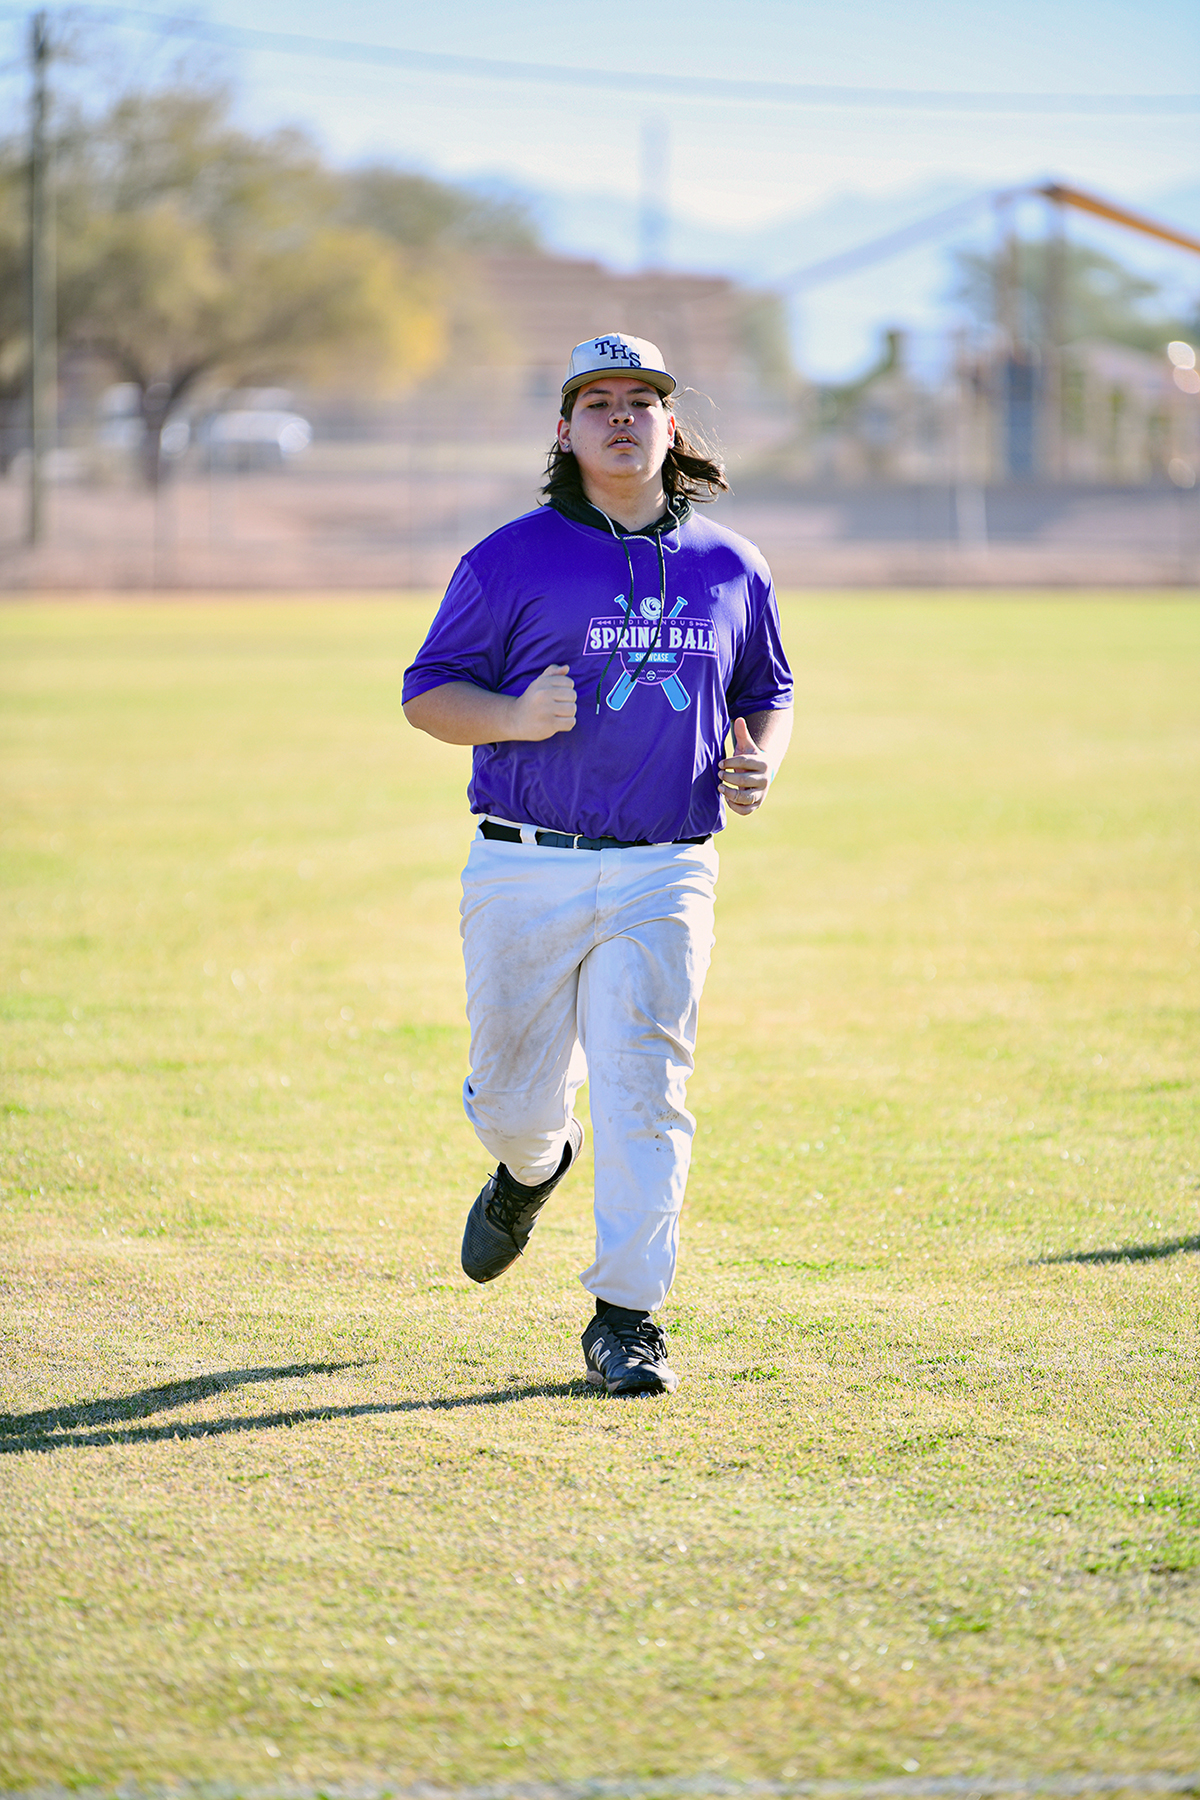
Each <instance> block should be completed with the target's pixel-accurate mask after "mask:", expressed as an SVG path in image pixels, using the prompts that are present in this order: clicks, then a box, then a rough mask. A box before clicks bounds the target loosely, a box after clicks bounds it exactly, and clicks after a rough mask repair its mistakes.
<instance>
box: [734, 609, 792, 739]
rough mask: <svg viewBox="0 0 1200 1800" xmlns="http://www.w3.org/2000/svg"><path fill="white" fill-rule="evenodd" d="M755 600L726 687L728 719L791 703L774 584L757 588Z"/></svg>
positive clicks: (774, 708)
mask: <svg viewBox="0 0 1200 1800" xmlns="http://www.w3.org/2000/svg"><path fill="white" fill-rule="evenodd" d="M756 600H757V605H756V607H755V613H754V619H753V623H752V625H751V628H750V631H749V633H748V635H747V638H746V642H745V644H744V645H743V646H742V653H741V655H740V656H739V657H738V659H737V662H736V663H735V664H734V669H733V675H732V677H731V679H730V682H729V687H728V689H727V690H726V695H725V703H726V705H727V706H728V708H729V716H730V718H731V719H734V718H738V717H739V716H740V715H742V714H744V713H755V712H778V711H779V710H780V709H781V708H783V707H785V706H790V705H791V704H792V671H791V668H790V666H789V664H788V659H787V657H786V656H785V655H784V650H783V636H782V633H781V631H780V628H779V608H778V606H777V605H776V603H775V589H774V587H772V586H771V585H770V584H767V585H766V588H765V592H764V591H763V590H762V589H759V590H758V593H757V595H756Z"/></svg>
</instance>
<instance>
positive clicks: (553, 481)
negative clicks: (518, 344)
mask: <svg viewBox="0 0 1200 1800" xmlns="http://www.w3.org/2000/svg"><path fill="white" fill-rule="evenodd" d="M666 404H667V403H666V401H665V400H664V401H663V405H664V406H665V405H666ZM574 410H575V395H574V394H568V395H567V397H566V399H565V400H564V401H563V408H562V416H563V418H564V419H569V418H570V417H571V414H572V412H573V411H574ZM662 482H663V492H664V493H665V494H666V496H667V499H668V500H692V501H695V502H697V503H699V504H700V505H701V506H705V505H707V504H708V502H709V501H710V500H715V499H716V497H717V495H718V494H724V493H727V492H728V491H729V483H728V481H727V480H726V479H725V465H724V463H722V462H721V461H719V459H718V457H717V455H716V453H715V452H714V451H713V449H712V448H711V446H710V445H708V444H706V443H705V441H704V439H703V438H702V437H701V435H700V433H699V432H693V434H692V436H691V437H689V436H688V435H687V433H686V432H685V431H683V430H682V429H681V428H680V426H679V425H678V424H676V426H675V442H674V443H673V444H672V445H671V448H670V449H669V450H668V451H667V455H666V460H665V462H664V463H663V469H662ZM702 490H704V491H702ZM539 492H540V494H541V497H542V499H543V501H545V502H547V503H548V504H549V505H551V506H553V504H554V502H555V501H556V500H559V499H562V500H567V499H570V500H583V499H586V498H587V496H586V495H585V494H584V491H583V476H582V475H581V473H580V469H579V464H578V463H577V462H576V460H575V452H574V451H573V450H564V449H563V448H562V445H561V444H560V443H559V441H558V439H557V438H555V440H554V442H553V444H552V445H551V446H550V452H549V455H548V456H547V457H546V479H545V481H544V482H543V483H542V486H541V488H540V490H539Z"/></svg>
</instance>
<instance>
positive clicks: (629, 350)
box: [562, 331, 675, 400]
mask: <svg viewBox="0 0 1200 1800" xmlns="http://www.w3.org/2000/svg"><path fill="white" fill-rule="evenodd" d="M597 375H636V376H638V377H639V379H640V380H642V381H644V382H645V383H646V385H647V386H648V387H653V388H657V389H658V391H659V393H660V394H662V395H664V396H666V395H667V394H670V393H672V392H673V391H674V388H675V377H674V376H673V375H668V373H667V371H666V369H665V368H664V367H663V353H662V351H661V350H660V349H659V347H658V345H657V344H652V343H651V342H650V340H649V338H638V337H630V336H629V335H628V334H627V333H626V332H624V331H605V332H602V333H601V334H600V336H599V337H594V338H588V339H587V340H586V342H585V343H582V344H576V346H575V348H574V349H573V350H572V352H571V360H570V362H569V363H568V364H567V379H566V380H565V381H564V382H563V390H562V391H563V399H564V400H565V399H566V397H567V395H568V394H573V393H574V392H575V390H576V389H577V388H581V387H583V386H584V384H585V383H586V382H589V381H592V380H594V379H595V377H596V376H597Z"/></svg>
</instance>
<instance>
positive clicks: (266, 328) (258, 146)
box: [55, 88, 445, 482]
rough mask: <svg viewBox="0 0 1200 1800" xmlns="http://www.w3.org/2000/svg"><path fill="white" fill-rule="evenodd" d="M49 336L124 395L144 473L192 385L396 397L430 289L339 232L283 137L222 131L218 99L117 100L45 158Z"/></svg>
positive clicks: (429, 340) (336, 208)
mask: <svg viewBox="0 0 1200 1800" xmlns="http://www.w3.org/2000/svg"><path fill="white" fill-rule="evenodd" d="M55 186H56V192H57V199H58V215H59V232H58V245H59V252H58V291H59V308H60V336H61V337H62V338H63V339H64V340H65V341H67V342H69V343H70V344H72V345H75V346H82V347H85V348H87V349H88V350H90V351H91V352H92V353H93V354H95V355H97V356H99V357H101V358H103V360H104V361H105V362H107V363H108V365H109V366H110V367H111V368H112V370H113V371H114V373H115V374H116V375H117V376H118V377H119V378H120V379H121V380H123V381H127V382H131V383H133V384H134V385H135V386H136V388H137V390H138V392H139V394H140V395H141V404H142V417H143V422H144V426H145V438H144V442H145V457H144V462H145V471H146V475H147V478H148V479H149V480H150V481H152V482H154V481H157V480H158V477H159V470H160V467H161V454H160V444H161V436H162V430H163V426H164V425H165V424H166V422H167V420H168V418H169V417H170V415H171V413H172V411H173V410H174V409H175V408H176V407H178V406H179V405H180V403H181V402H182V401H183V400H185V398H187V397H188V396H189V395H190V394H191V393H192V391H193V390H194V389H195V387H196V385H197V384H198V383H199V382H200V381H202V380H203V379H208V378H216V377H218V376H219V377H220V378H221V379H222V380H224V381H226V382H229V383H233V384H237V383H243V382H248V381H259V382H267V381H278V380H280V379H282V378H286V377H288V376H292V375H297V374H302V375H305V376H307V377H309V378H312V379H318V380H320V379H325V380H331V379H338V378H340V379H343V380H356V379H357V380H363V379H369V380H370V382H371V384H372V386H373V387H375V388H376V389H378V388H385V389H386V388H388V387H393V388H394V387H400V386H403V385H404V384H405V383H406V382H408V381H411V380H414V379H416V378H418V377H420V376H421V375H423V374H425V373H427V372H428V371H429V370H431V369H432V368H433V367H434V366H435V365H436V364H437V362H438V360H439V358H440V357H441V355H442V354H443V350H444V345H445V331H444V319H443V313H444V306H443V301H442V296H441V294H440V291H439V284H438V282H437V280H436V279H433V278H431V276H430V274H429V273H428V272H427V271H423V270H422V269H421V268H420V267H418V266H416V265H415V263H414V262H413V261H412V260H411V259H407V258H406V257H405V255H404V253H403V252H402V250H401V248H400V246H399V245H398V244H396V243H394V242H391V241H388V240H387V239H385V238H384V237H382V236H381V235H380V234H379V233H378V232H376V231H372V230H369V229H365V228H363V227H361V226H357V225H354V224H351V223H347V222H346V221H345V220H344V218H343V216H342V214H343V205H342V201H343V195H342V189H341V184H340V182H339V180H338V178H337V177H336V176H335V175H334V174H332V173H331V172H330V171H329V170H328V169H327V168H325V167H324V166H323V165H322V163H321V160H320V158H319V156H318V155H317V153H316V151H315V150H314V148H313V146H312V145H311V144H310V143H309V142H308V140H307V139H306V138H305V137H304V136H303V135H302V134H300V133H298V132H295V131H281V132H276V133H273V134H271V135H270V136H265V137H261V138H255V137H251V136H249V135H248V134H247V133H245V132H242V131H239V130H237V129H235V128H234V127H233V126H232V125H231V124H230V122H229V117H228V103H227V100H226V97H225V95H224V94H222V93H220V92H214V91H212V90H204V89H195V88H193V89H182V90H180V89H176V90H173V91H159V92H153V93H139V94H131V95H126V96H124V97H123V98H122V99H120V100H119V101H117V103H116V104H115V105H113V106H112V107H111V108H110V110H109V111H108V112H107V113H106V114H105V115H104V116H103V117H102V118H101V119H99V120H97V121H87V122H80V123H77V124H75V125H73V126H72V127H71V128H69V129H68V130H67V131H66V132H65V133H64V134H63V135H62V137H61V140H60V142H59V144H58V146H57V153H56V182H55Z"/></svg>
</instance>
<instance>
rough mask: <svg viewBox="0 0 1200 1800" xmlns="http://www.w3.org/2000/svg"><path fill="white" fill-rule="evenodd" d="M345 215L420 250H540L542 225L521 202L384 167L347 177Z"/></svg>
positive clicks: (376, 165) (366, 168) (354, 171)
mask: <svg viewBox="0 0 1200 1800" xmlns="http://www.w3.org/2000/svg"><path fill="white" fill-rule="evenodd" d="M344 211H345V216H346V218H347V219H348V220H349V222H350V223H351V224H354V225H364V226H367V227H368V228H369V229H370V230H372V231H378V232H380V233H382V235H383V236H384V237H387V238H392V239H393V240H394V241H395V242H396V243H397V244H403V245H404V247H405V249H407V250H414V251H418V252H426V253H429V252H433V251H456V250H465V251H480V250H507V251H510V252H515V253H518V254H520V253H524V254H526V255H528V254H529V253H530V252H533V251H536V250H538V249H539V247H540V245H539V237H538V231H537V227H536V225H535V224H534V222H533V218H532V215H531V214H530V211H529V208H528V207H527V206H526V205H525V204H524V203H523V202H522V201H520V200H515V199H513V198H512V197H511V196H507V195H503V194H492V193H489V192H488V191H487V190H486V189H481V188H472V187H453V186H451V185H450V184H449V183H448V182H444V181H434V180H432V179H431V178H430V177H429V176H427V175H414V174H411V173H408V172H406V171H405V170H403V169H393V168H389V167H388V166H387V165H386V164H384V163H371V164H367V165H366V166H364V167H362V168H358V169H352V170H351V171H350V173H349V174H348V175H347V176H346V178H345V202H344Z"/></svg>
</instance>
